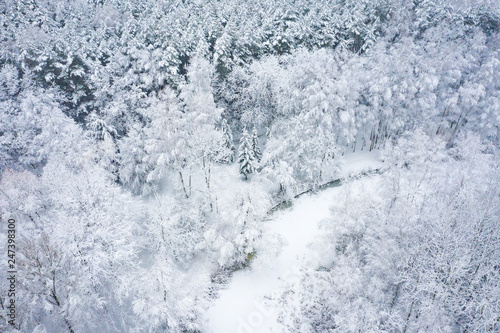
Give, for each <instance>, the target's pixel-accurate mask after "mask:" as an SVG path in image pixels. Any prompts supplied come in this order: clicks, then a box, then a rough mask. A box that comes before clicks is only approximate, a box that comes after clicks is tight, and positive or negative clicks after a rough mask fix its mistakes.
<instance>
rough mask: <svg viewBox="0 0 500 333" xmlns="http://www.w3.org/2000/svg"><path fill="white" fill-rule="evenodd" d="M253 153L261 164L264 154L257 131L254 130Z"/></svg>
mask: <svg viewBox="0 0 500 333" xmlns="http://www.w3.org/2000/svg"><path fill="white" fill-rule="evenodd" d="M252 153H253V156H254V157H255V159H256V160H257V162H259V163H260V160H261V159H262V152H261V151H260V142H259V136H258V135H257V129H256V128H254V129H253V132H252Z"/></svg>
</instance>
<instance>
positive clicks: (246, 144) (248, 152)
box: [238, 127, 255, 179]
mask: <svg viewBox="0 0 500 333" xmlns="http://www.w3.org/2000/svg"><path fill="white" fill-rule="evenodd" d="M238 163H239V164H240V174H242V175H243V176H245V179H248V175H250V174H252V173H253V172H254V171H255V157H254V156H253V149H252V139H251V137H250V135H249V134H248V131H247V129H246V128H245V127H244V128H243V132H242V134H241V139H240V147H239V154H238Z"/></svg>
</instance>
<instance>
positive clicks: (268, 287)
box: [205, 152, 382, 333]
mask: <svg viewBox="0 0 500 333" xmlns="http://www.w3.org/2000/svg"><path fill="white" fill-rule="evenodd" d="M344 159H345V162H344V163H343V166H342V171H341V177H349V176H353V175H356V174H360V173H362V172H366V171H370V170H374V169H377V168H380V167H381V166H382V163H381V162H380V160H379V157H378V152H360V153H354V154H349V155H346V156H345V158H344ZM360 181H361V182H362V181H363V180H360ZM340 192H341V191H340V188H339V187H332V188H328V189H325V190H323V191H321V192H319V193H317V194H307V195H304V196H302V197H300V198H298V199H295V200H294V201H293V205H292V207H290V208H288V209H286V210H282V211H278V212H275V213H273V214H272V215H271V216H270V217H269V220H267V221H265V222H264V223H266V226H265V227H264V235H263V237H262V238H261V240H260V242H259V244H258V245H257V247H256V252H257V255H256V256H255V258H254V260H253V261H252V263H251V265H250V267H248V268H246V269H243V270H239V271H237V272H234V274H233V275H232V277H231V279H230V280H229V283H228V285H227V286H226V288H224V289H223V290H221V291H220V293H219V297H218V298H217V299H215V300H214V301H213V304H212V306H211V307H210V308H209V309H208V310H207V311H206V313H205V320H206V322H207V323H208V329H209V330H210V331H212V332H213V333H258V332H261V333H264V332H280V331H281V330H280V327H279V325H278V323H277V309H273V308H272V307H271V305H270V304H269V303H270V302H266V300H269V299H270V298H273V297H274V296H277V295H279V294H280V291H281V290H282V289H283V288H284V287H285V286H287V285H289V284H293V283H296V282H297V277H298V275H297V273H298V272H299V270H300V269H301V267H305V266H306V265H307V266H314V265H315V263H317V262H318V259H317V258H315V256H316V253H317V251H315V250H314V249H313V248H312V246H311V245H312V243H313V242H314V241H315V240H316V239H317V238H318V236H319V235H320V232H321V231H320V229H319V228H318V223H319V222H320V221H322V220H323V219H325V218H327V217H328V216H329V215H330V210H329V207H330V205H331V203H332V202H334V200H336V198H338V197H339V196H340ZM338 199H340V198H338Z"/></svg>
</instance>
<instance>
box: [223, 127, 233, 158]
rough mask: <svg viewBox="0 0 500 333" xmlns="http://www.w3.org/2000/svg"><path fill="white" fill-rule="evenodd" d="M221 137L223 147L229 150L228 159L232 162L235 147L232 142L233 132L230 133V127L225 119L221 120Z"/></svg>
mask: <svg viewBox="0 0 500 333" xmlns="http://www.w3.org/2000/svg"><path fill="white" fill-rule="evenodd" d="M222 137H223V139H224V148H227V150H228V151H230V152H231V153H230V155H229V156H228V160H229V162H231V163H232V162H234V153H235V151H236V148H235V147H234V144H233V134H231V128H229V125H228V123H227V121H226V119H223V120H222Z"/></svg>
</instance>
